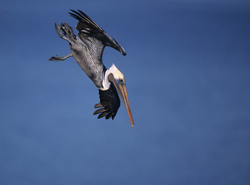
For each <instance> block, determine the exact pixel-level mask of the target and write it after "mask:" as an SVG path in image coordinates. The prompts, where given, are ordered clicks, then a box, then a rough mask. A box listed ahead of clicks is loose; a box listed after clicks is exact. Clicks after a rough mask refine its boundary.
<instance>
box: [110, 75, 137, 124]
mask: <svg viewBox="0 0 250 185" xmlns="http://www.w3.org/2000/svg"><path fill="white" fill-rule="evenodd" d="M112 76H113V75H112ZM111 79H112V82H113V84H114V85H115V88H116V89H117V91H118V93H119V95H120V97H121V99H122V102H123V104H124V106H125V108H126V110H127V113H128V117H129V120H130V123H131V126H132V127H133V126H134V121H133V117H132V113H131V109H130V105H129V101H128V93H127V88H126V85H125V84H119V83H118V82H116V80H115V79H114V77H112V78H111Z"/></svg>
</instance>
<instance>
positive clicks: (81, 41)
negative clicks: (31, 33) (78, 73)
mask: <svg viewBox="0 0 250 185" xmlns="http://www.w3.org/2000/svg"><path fill="white" fill-rule="evenodd" d="M69 14H70V15H71V16H72V17H74V18H75V19H77V20H78V23H77V26H76V29H77V30H78V31H79V33H78V36H79V37H77V36H76V35H75V34H74V32H73V29H72V28H71V27H70V26H69V25H68V24H67V23H61V24H60V25H57V24H56V23H55V29H56V32H57V34H58V35H59V37H60V38H62V39H64V40H66V41H68V42H69V45H70V50H71V53H70V54H68V55H67V56H65V57H62V56H58V55H56V56H53V57H51V58H50V59H49V61H63V60H65V59H67V58H69V57H72V56H73V57H74V58H75V60H76V62H77V63H78V65H79V66H80V67H81V68H82V70H83V71H84V72H85V73H86V74H87V76H88V77H89V78H90V79H91V80H92V81H93V82H94V84H95V85H96V87H97V88H98V89H99V97H100V103H98V104H96V105H95V106H94V108H99V109H97V110H96V111H95V112H94V114H93V115H96V114H99V115H98V117H97V118H98V119H99V118H102V117H105V118H106V119H109V118H110V117H112V119H114V117H115V115H116V113H117V111H118V109H119V107H120V99H119V96H118V93H119V95H120V97H121V99H122V101H123V103H124V106H125V108H126V110H127V113H128V116H129V120H130V123H131V125H132V126H134V122H133V118H132V113H131V109H130V105H129V101H128V95H127V90H126V83H125V78H124V75H123V74H122V73H121V72H120V71H119V70H118V69H117V68H116V66H115V65H114V64H113V65H112V66H111V67H110V68H109V69H107V68H106V67H105V66H104V64H103V62H102V54H103V50H104V48H105V46H110V47H112V48H114V49H116V50H118V51H119V52H121V53H122V54H123V55H126V52H125V50H124V49H123V48H122V47H121V46H120V45H119V44H118V43H117V42H116V41H115V39H113V38H111V37H110V36H109V35H108V34H107V33H106V32H105V31H104V30H103V29H102V28H100V27H99V26H98V25H97V24H96V23H95V22H94V21H93V20H92V19H91V18H90V17H89V16H87V15H86V14H85V13H83V12H82V11H80V10H78V11H74V10H71V12H69ZM117 91H118V93H117Z"/></svg>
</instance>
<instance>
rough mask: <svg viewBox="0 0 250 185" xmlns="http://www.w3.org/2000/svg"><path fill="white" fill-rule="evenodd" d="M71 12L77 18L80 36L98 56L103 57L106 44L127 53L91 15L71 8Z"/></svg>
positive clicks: (124, 53)
mask: <svg viewBox="0 0 250 185" xmlns="http://www.w3.org/2000/svg"><path fill="white" fill-rule="evenodd" d="M71 11H72V12H73V13H72V12H69V14H70V15H71V16H72V17H74V18H75V19H77V20H78V21H79V22H78V23H77V26H76V29H77V30H78V31H79V34H78V35H79V37H80V38H81V40H82V41H84V42H85V43H87V44H88V45H89V48H92V49H93V52H94V53H95V54H96V55H97V58H101V57H102V53H103V49H104V47H105V46H110V47H112V48H114V49H116V50H118V51H120V52H121V53H122V54H123V55H126V52H125V50H124V49H123V48H122V47H121V46H120V45H119V44H118V43H117V42H116V40H115V39H113V38H111V37H110V36H109V35H108V34H107V33H106V32H105V31H104V30H103V29H102V28H100V27H99V26H98V25H97V24H96V23H95V22H94V21H93V20H92V19H91V18H90V17H89V16H87V15H86V14H85V13H83V12H82V11H81V10H78V12H77V11H75V10H71Z"/></svg>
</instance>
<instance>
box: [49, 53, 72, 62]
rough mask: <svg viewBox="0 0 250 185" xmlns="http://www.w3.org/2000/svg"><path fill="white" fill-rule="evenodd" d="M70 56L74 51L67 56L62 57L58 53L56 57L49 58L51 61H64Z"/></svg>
mask: <svg viewBox="0 0 250 185" xmlns="http://www.w3.org/2000/svg"><path fill="white" fill-rule="evenodd" d="M69 57H72V53H70V54H68V55H67V56H65V57H62V56H59V55H56V56H55V57H54V56H52V57H51V58H50V59H49V61H64V60H66V59H67V58H69Z"/></svg>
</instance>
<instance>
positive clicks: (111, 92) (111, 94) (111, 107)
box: [93, 82, 120, 119]
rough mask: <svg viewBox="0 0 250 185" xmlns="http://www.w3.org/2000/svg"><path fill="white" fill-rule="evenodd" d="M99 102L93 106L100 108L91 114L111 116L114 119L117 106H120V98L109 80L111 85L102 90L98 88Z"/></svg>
mask: <svg viewBox="0 0 250 185" xmlns="http://www.w3.org/2000/svg"><path fill="white" fill-rule="evenodd" d="M99 95H100V103H98V104H96V105H95V108H100V109H98V110H96V111H95V112H94V114H93V115H96V114H99V116H98V117H97V118H98V119H99V118H102V117H104V116H105V118H106V119H109V118H110V117H112V119H114V117H115V115H116V113H117V111H118V109H119V107H120V98H119V96H118V93H117V91H116V89H115V87H114V85H113V83H112V82H111V85H110V87H109V89H108V90H105V91H102V90H101V89H99Z"/></svg>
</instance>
